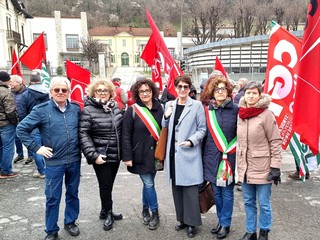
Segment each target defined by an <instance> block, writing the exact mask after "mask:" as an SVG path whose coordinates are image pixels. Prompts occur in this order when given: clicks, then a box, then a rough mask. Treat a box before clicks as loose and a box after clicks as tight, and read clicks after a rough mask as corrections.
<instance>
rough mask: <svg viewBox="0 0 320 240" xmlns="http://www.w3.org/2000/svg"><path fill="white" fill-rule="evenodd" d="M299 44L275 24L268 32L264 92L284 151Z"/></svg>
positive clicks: (288, 132)
mask: <svg viewBox="0 0 320 240" xmlns="http://www.w3.org/2000/svg"><path fill="white" fill-rule="evenodd" d="M300 49H301V41H300V40H299V39H298V38H296V37H295V36H294V35H292V34H291V33H289V32H288V31H286V30H285V29H283V28H282V27H280V25H278V24H276V25H275V26H274V27H273V28H272V31H271V34H270V40H269V48H268V64H267V71H266V79H265V85H264V88H263V90H264V92H266V93H268V94H269V95H270V96H271V99H272V100H271V104H270V107H269V108H270V110H271V111H273V113H274V114H275V117H276V121H277V124H278V127H279V130H280V135H281V137H282V148H283V149H286V148H287V146H288V144H289V142H290V139H291V137H292V134H293V130H292V114H293V101H294V94H295V86H296V78H295V75H296V73H297V71H298V64H299V58H300Z"/></svg>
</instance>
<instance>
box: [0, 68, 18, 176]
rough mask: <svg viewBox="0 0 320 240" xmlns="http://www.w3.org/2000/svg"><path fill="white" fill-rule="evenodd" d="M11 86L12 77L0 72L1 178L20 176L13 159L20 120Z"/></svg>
mask: <svg viewBox="0 0 320 240" xmlns="http://www.w3.org/2000/svg"><path fill="white" fill-rule="evenodd" d="M9 84H10V75H9V74H8V73H7V72H4V71H0V178H12V177H16V176H17V175H18V173H17V172H13V171H12V159H13V155H14V138H15V135H16V134H15V129H16V125H17V124H18V122H19V118H18V112H17V107H16V103H15V101H14V98H13V96H12V94H11V91H10V89H9Z"/></svg>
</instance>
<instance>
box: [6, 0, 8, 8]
mask: <svg viewBox="0 0 320 240" xmlns="http://www.w3.org/2000/svg"><path fill="white" fill-rule="evenodd" d="M6 8H7V10H9V3H8V0H6Z"/></svg>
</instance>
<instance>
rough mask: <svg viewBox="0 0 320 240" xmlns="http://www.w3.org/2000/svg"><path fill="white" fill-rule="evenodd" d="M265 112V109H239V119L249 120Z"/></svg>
mask: <svg viewBox="0 0 320 240" xmlns="http://www.w3.org/2000/svg"><path fill="white" fill-rule="evenodd" d="M264 110H265V108H255V107H248V108H244V107H239V117H240V118H241V119H242V120H244V119H249V118H252V117H255V116H258V115H259V114H260V113H262V112H263V111H264Z"/></svg>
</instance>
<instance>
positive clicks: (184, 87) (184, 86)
mask: <svg viewBox="0 0 320 240" xmlns="http://www.w3.org/2000/svg"><path fill="white" fill-rule="evenodd" d="M177 88H178V89H179V90H181V89H182V88H183V89H185V90H188V89H189V85H178V86H177Z"/></svg>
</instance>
